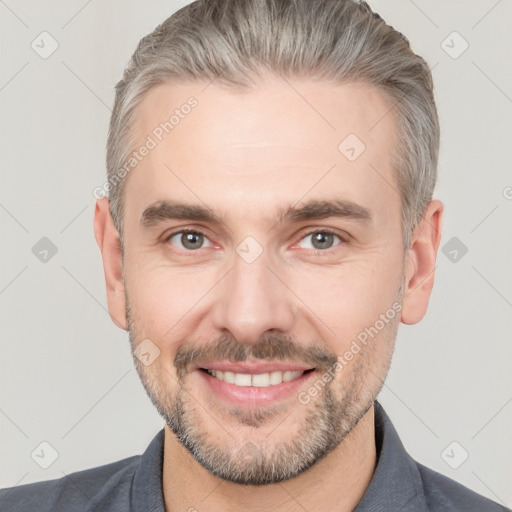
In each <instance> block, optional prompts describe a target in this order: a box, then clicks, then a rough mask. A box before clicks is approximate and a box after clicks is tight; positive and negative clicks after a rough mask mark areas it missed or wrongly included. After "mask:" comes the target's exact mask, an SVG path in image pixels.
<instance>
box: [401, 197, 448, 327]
mask: <svg viewBox="0 0 512 512" xmlns="http://www.w3.org/2000/svg"><path fill="white" fill-rule="evenodd" d="M443 210H444V207H443V203H441V201H439V200H437V199H434V200H432V201H431V202H430V203H429V204H428V206H427V208H426V210H425V215H424V216H423V220H422V221H421V222H420V223H419V224H418V225H417V226H416V228H415V229H414V232H413V236H412V241H411V246H410V248H409V250H408V252H407V255H406V260H405V263H404V264H405V283H404V287H405V288H404V298H403V305H402V317H401V321H402V322H403V323H404V324H409V325H411V324H416V323H418V322H420V321H421V320H422V319H423V317H424V316H425V314H426V312H427V308H428V302H429V299H430V295H431V292H432V287H433V286H434V273H435V264H436V257H437V250H438V248H439V244H440V242H441V231H442V217H443Z"/></svg>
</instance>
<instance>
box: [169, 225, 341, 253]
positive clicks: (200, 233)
mask: <svg viewBox="0 0 512 512" xmlns="http://www.w3.org/2000/svg"><path fill="white" fill-rule="evenodd" d="M188 233H192V234H194V235H202V236H204V237H205V238H208V237H207V236H206V234H205V233H203V232H202V231H200V230H198V229H180V230H178V231H174V232H172V233H170V234H169V235H166V236H165V238H164V242H169V240H170V239H171V238H172V237H174V236H176V235H179V234H188ZM315 233H322V234H323V235H333V236H336V237H338V238H339V239H340V243H339V244H337V245H335V246H334V247H331V248H329V249H325V250H321V249H309V250H310V251H311V252H312V253H313V254H314V255H318V256H325V255H330V254H331V253H333V252H334V251H336V250H337V248H338V247H339V246H340V245H343V244H346V243H347V240H346V239H345V238H343V237H342V236H341V235H339V234H338V233H336V232H334V231H331V230H329V229H314V230H312V231H309V232H308V233H305V234H304V235H303V236H302V237H301V239H300V240H303V239H304V238H306V237H308V236H311V235H314V234H315ZM180 250H181V249H180ZM185 252H190V253H193V252H197V250H196V251H185Z"/></svg>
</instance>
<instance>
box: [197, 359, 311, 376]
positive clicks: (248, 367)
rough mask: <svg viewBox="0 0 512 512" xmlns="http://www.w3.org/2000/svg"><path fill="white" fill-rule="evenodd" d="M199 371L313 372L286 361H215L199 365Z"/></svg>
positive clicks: (309, 367) (254, 373)
mask: <svg viewBox="0 0 512 512" xmlns="http://www.w3.org/2000/svg"><path fill="white" fill-rule="evenodd" d="M197 368H198V369H203V370H216V371H218V370H220V371H223V372H233V373H250V374H253V375H258V374H261V373H272V372H286V371H290V372H294V371H302V372H303V371H306V370H313V369H314V368H312V367H311V366H305V365H303V364H299V363H292V362H290V363H287V362H285V361H277V362H274V363H242V362H241V363H233V362H231V361H214V362H211V363H205V364H204V365H199V366H198V367H197Z"/></svg>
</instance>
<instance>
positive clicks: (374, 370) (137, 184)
mask: <svg viewBox="0 0 512 512" xmlns="http://www.w3.org/2000/svg"><path fill="white" fill-rule="evenodd" d="M206 85H207V84H204V83H201V84H199V83H187V84H180V85H176V84H174V85H165V86H158V87H156V88H154V89H152V90H151V91H150V92H149V93H148V94H147V96H146V97H145V99H144V101H143V103H142V104H141V107H140V110H139V113H138V120H137V135H138V144H137V147H139V146H140V145H142V144H144V143H145V141H146V140H147V136H148V135H151V136H152V138H153V139H155V140H156V137H155V136H154V133H155V132H154V130H155V128H156V127H158V126H159V125H160V123H161V122H163V121H165V120H168V119H169V117H170V116H171V115H172V113H173V111H175V109H180V107H181V106H182V105H184V104H186V103H187V99H188V98H189V97H191V96H193V97H195V98H196V100H197V106H195V107H194V108H192V109H190V113H189V114H188V115H184V116H183V119H180V121H179V123H177V124H176V125H175V126H174V128H173V129H172V131H169V133H168V134H165V132H164V134H163V137H162V140H161V141H159V142H158V141H157V142H158V143H157V145H156V147H154V148H153V149H151V150H150V151H149V153H148V154H147V156H145V157H144V158H143V159H142V161H141V162H140V163H139V164H138V165H137V167H136V168H135V169H134V170H133V171H132V172H131V174H130V176H129V178H128V181H127V183H126V189H125V205H126V206H125V217H124V223H125V239H124V243H125V255H124V267H123V273H124V275H123V279H124V285H125V297H124V299H125V300H126V314H127V322H128V329H129V333H130V339H131V343H132V349H133V350H134V349H136V347H137V345H138V344H139V343H141V342H143V340H148V339H149V340H150V342H149V343H150V344H153V345H155V346H156V347H158V349H159V351H160V353H159V356H158V357H157V358H156V359H155V360H154V361H153V362H152V363H151V364H149V365H145V364H142V363H141V361H139V359H138V358H137V357H134V361H135V364H136V367H137V371H138V372H139V375H140V377H141V379H142V382H143V384H144V386H145V389H146V390H147V392H148V394H149V396H150V397H151V399H152V401H153V403H154V404H155V406H156V407H157V409H158V411H159V412H160V414H161V415H162V416H163V418H164V419H165V421H166V424H167V426H168V427H169V428H170V429H171V430H172V431H173V433H174V435H176V437H177V438H178V439H179V441H180V442H181V443H182V444H183V445H184V446H186V448H187V449H188V450H189V451H190V453H191V454H192V455H193V456H194V457H195V459H196V460H197V461H198V462H199V463H201V464H202V465H203V466H204V467H205V468H207V469H208V470H209V471H211V472H212V473H214V474H216V475H218V476H220V477H221V478H224V479H227V480H231V481H234V482H238V483H245V484H263V483H270V482H277V481H280V480H283V479H287V478H291V477H293V476H296V475H298V474H300V473H301V472H303V471H305V470H306V469H308V468H309V467H311V466H312V465H313V464H315V463H316V462H318V461H319V460H320V459H321V458H322V457H323V456H325V455H326V454H327V453H329V452H331V451H332V450H334V449H335V448H336V447H337V446H338V445H339V443H340V442H341V441H342V440H343V438H344V437H345V435H346V434H347V433H348V432H349V431H350V430H351V429H352V428H353V427H354V426H355V425H356V424H357V422H358V421H359V420H360V418H361V417H362V416H363V415H364V414H365V413H366V412H367V411H368V409H369V408H370V407H371V405H372V403H373V400H374V399H375V397H376V396H377V394H378V392H379V390H380V388H381V386H382V382H383V379H384V378H385V375H386V373H387V370H388V367H389V363H390V359H391V355H392V352H393V346H394V340H395V336H396V331H397V328H398V323H399V320H400V314H399V313H398V312H397V311H399V309H400V305H401V301H402V294H403V288H402V283H403V274H402V272H403V262H404V260H403V246H402V228H401V222H400V215H401V214H400V197H399V194H398V192H397V188H396V187H397V186H396V179H395V175H394V171H393V170H392V167H391V162H390V157H391V155H392V152H393V151H394V146H395V136H396V127H395V122H394V119H393V116H392V114H391V113H389V105H388V104H387V103H386V102H385V101H384V99H383V98H382V96H381V95H380V94H379V93H378V92H376V91H375V90H374V89H372V88H370V87H369V86H364V85H361V84H353V85H343V86H335V85H332V84H327V83H313V82H310V81H304V82H297V81H294V82H290V83H287V82H285V81H279V80H277V79H270V77H269V79H268V81H267V82H266V84H265V85H264V86H262V87H261V88H259V89H258V90H257V91H253V92H248V93H243V94H242V93H236V92H234V91H230V90H228V89H223V88H221V87H219V86H218V85H216V83H215V82H213V83H212V84H210V85H209V86H208V87H206ZM186 110H187V111H188V110H189V109H186ZM152 134H153V135H152ZM347 137H348V139H347V140H346V141H345V139H346V138H347ZM356 137H357V138H356ZM343 141H345V142H343ZM340 143H341V146H340ZM362 144H364V146H365V147H364V146H363V145H362ZM363 149H364V150H363ZM362 150H363V151H362ZM361 151H362V152H361ZM359 153H360V154H359ZM162 201H169V202H172V203H180V204H184V205H188V206H197V207H199V208H201V209H205V210H206V211H207V212H208V213H210V214H215V215H216V216H217V218H218V221H217V222H214V221H211V220H208V219H205V218H167V217H166V215H165V214H163V213H162V211H160V213H159V214H155V211H157V210H156V209H155V208H152V209H151V210H147V209H148V208H150V207H152V206H153V207H155V206H158V205H161V204H162V203H161V202H162ZM322 201H326V202H327V201H329V202H335V201H337V202H338V204H341V203H342V202H343V205H342V206H343V208H342V213H341V214H340V215H330V214H328V215H327V216H324V217H322V216H317V217H314V216H312V213H314V212H315V211H318V209H316V210H315V208H310V209H309V210H305V211H304V212H303V213H305V214H306V215H302V216H299V215H295V216H293V215H288V216H287V215H281V216H280V214H284V213H286V212H287V210H288V209H289V208H293V209H295V210H299V209H301V208H303V207H304V206H306V205H307V204H309V203H313V202H322ZM174 211H176V210H174ZM182 211H183V210H182ZM144 212H146V214H145V215H144ZM168 213H169V212H168ZM141 219H145V221H144V222H141ZM183 230H188V231H190V233H188V234H187V233H186V232H185V233H183ZM391 310H393V311H394V313H396V314H392V312H390V311H391ZM363 333H366V337H365V335H364V334H363ZM362 340H365V342H363V341H362ZM144 343H146V344H147V343H148V341H145V342H144ZM153 345H150V346H153ZM348 353H351V354H352V357H351V356H350V354H348ZM336 363H337V364H336ZM214 371H215V372H221V373H217V374H216V375H212V373H214ZM285 372H288V373H285ZM254 375H258V377H254ZM283 379H284V380H283ZM233 381H234V382H233Z"/></svg>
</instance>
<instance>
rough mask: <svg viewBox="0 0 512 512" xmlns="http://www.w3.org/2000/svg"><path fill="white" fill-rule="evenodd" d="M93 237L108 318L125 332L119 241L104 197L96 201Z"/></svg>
mask: <svg viewBox="0 0 512 512" xmlns="http://www.w3.org/2000/svg"><path fill="white" fill-rule="evenodd" d="M94 236H95V237H96V242H97V243H98V247H99V248H100V251H101V257H102V259H103V270H104V273H105V284H106V287H107V303H108V311H109V313H110V318H112V321H113V322H114V323H115V324H116V325H117V326H118V327H120V328H121V329H124V330H125V331H126V330H128V328H127V325H128V323H127V320H126V300H125V293H124V283H123V261H122V254H121V240H120V238H119V233H118V232H117V230H116V228H115V226H114V221H113V220H112V216H111V215H110V203H109V200H108V198H106V197H103V198H101V199H98V200H97V201H96V209H95V211H94Z"/></svg>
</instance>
